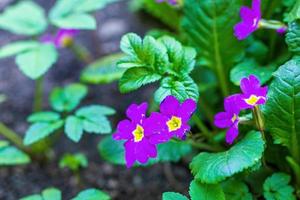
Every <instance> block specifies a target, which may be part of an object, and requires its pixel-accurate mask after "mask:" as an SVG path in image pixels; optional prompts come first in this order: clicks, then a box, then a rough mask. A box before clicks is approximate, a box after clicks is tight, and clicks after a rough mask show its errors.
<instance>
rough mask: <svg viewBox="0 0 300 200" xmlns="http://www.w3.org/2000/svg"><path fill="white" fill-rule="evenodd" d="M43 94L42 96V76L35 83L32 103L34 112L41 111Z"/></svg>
mask: <svg viewBox="0 0 300 200" xmlns="http://www.w3.org/2000/svg"><path fill="white" fill-rule="evenodd" d="M43 94H44V77H43V76H42V77H40V78H38V79H37V80H36V81H35V91H34V102H33V111H34V112H39V111H41V110H42V106H43Z"/></svg>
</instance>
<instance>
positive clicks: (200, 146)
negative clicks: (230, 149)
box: [185, 139, 222, 152]
mask: <svg viewBox="0 0 300 200" xmlns="http://www.w3.org/2000/svg"><path fill="white" fill-rule="evenodd" d="M185 142H186V143H188V144H190V145H192V146H193V147H195V148H198V149H201V150H206V151H211V152H219V151H221V150H222V149H221V148H218V147H215V146H211V145H208V144H205V143H202V142H196V141H194V140H192V139H188V140H186V141H185Z"/></svg>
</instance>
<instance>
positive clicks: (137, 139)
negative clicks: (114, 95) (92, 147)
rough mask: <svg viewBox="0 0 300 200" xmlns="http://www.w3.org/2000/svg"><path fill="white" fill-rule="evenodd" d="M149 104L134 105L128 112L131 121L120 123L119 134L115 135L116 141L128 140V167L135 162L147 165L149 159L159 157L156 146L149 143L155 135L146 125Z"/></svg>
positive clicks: (126, 148)
mask: <svg viewBox="0 0 300 200" xmlns="http://www.w3.org/2000/svg"><path fill="white" fill-rule="evenodd" d="M147 108H148V104H147V103H142V104H140V105H136V104H132V105H131V106H129V108H128V109H127V111H126V115H127V117H128V118H129V119H125V120H122V121H120V122H119V124H118V126H117V132H116V133H115V134H114V135H113V138H114V139H115V140H127V141H126V142H125V144H124V147H125V160H126V165H127V167H128V168H129V167H131V166H132V165H133V164H134V163H135V161H138V162H140V163H146V162H147V161H148V159H149V158H155V157H156V156H157V149H156V146H155V144H152V143H150V142H149V137H150V136H151V135H152V134H153V133H154V132H153V130H152V128H151V127H149V126H147V127H145V123H148V124H149V123H151V122H150V121H149V120H148V122H146V121H147V119H146V110H147Z"/></svg>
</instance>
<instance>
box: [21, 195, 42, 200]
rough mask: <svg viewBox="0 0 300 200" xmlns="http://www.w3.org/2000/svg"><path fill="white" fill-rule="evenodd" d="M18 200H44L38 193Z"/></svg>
mask: <svg viewBox="0 0 300 200" xmlns="http://www.w3.org/2000/svg"><path fill="white" fill-rule="evenodd" d="M20 200H44V199H43V197H42V196H41V195H39V194H33V195H30V196H26V197H23V198H21V199H20Z"/></svg>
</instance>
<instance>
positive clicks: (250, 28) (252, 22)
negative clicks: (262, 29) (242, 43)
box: [234, 0, 261, 40]
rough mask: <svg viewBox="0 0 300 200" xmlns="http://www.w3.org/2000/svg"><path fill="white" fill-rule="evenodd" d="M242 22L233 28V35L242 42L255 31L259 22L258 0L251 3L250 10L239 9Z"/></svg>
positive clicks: (247, 8) (243, 7) (244, 7)
mask: <svg viewBox="0 0 300 200" xmlns="http://www.w3.org/2000/svg"><path fill="white" fill-rule="evenodd" d="M240 16H241V18H242V21H241V22H239V23H238V24H236V25H235V26H234V35H235V36H236V37H237V38H238V39H239V40H243V39H245V38H247V37H248V36H249V35H250V34H251V33H253V32H254V31H256V30H257V29H258V27H259V22H260V20H261V11H260V0H253V1H252V8H249V7H246V6H242V7H241V9H240Z"/></svg>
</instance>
